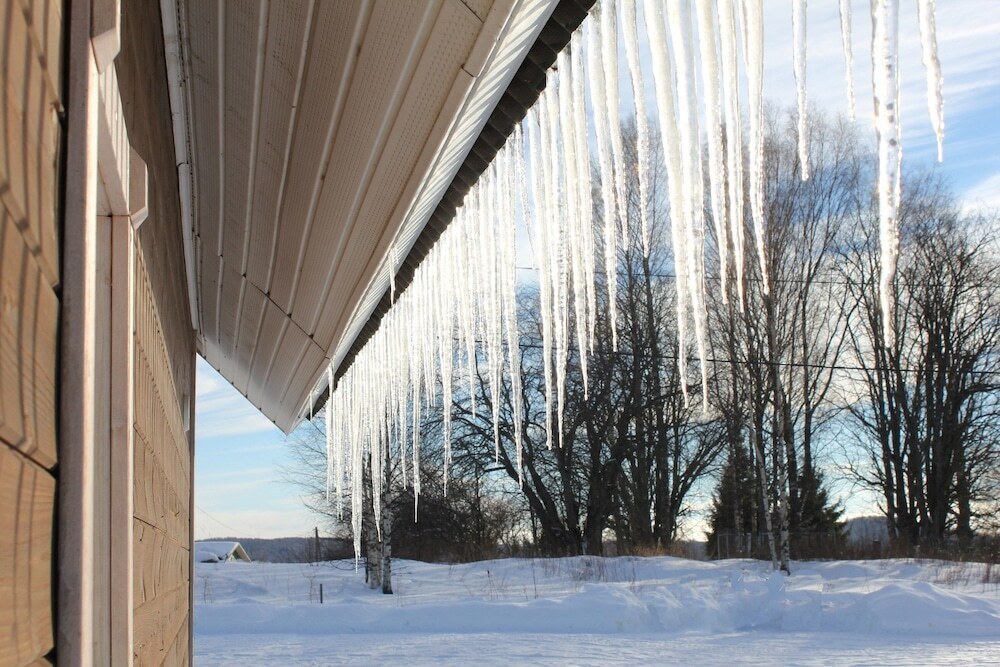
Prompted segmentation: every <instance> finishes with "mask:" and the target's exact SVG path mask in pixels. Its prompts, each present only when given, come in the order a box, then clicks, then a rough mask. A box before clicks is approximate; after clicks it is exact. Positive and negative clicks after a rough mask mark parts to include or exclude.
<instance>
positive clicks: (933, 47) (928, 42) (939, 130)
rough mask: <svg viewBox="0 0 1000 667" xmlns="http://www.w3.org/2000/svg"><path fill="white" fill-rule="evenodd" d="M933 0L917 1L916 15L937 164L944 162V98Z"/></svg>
mask: <svg viewBox="0 0 1000 667" xmlns="http://www.w3.org/2000/svg"><path fill="white" fill-rule="evenodd" d="M934 4H935V0H918V3H917V15H918V17H919V20H920V48H921V51H922V52H923V60H924V71H925V72H926V74H927V110H928V111H929V112H930V115H931V126H932V127H933V128H934V134H935V135H936V136H937V149H938V162H942V161H943V160H944V98H943V96H942V91H941V89H942V87H943V86H944V81H943V78H942V76H941V61H940V60H938V48H937V26H936V23H937V21H936V19H935V13H936V10H935V7H934Z"/></svg>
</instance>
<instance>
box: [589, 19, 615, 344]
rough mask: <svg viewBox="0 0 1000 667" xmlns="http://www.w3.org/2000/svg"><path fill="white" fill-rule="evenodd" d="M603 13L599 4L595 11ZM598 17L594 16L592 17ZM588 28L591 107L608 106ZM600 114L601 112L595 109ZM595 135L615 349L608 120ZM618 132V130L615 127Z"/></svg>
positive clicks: (596, 50) (597, 126)
mask: <svg viewBox="0 0 1000 667" xmlns="http://www.w3.org/2000/svg"><path fill="white" fill-rule="evenodd" d="M597 11H598V12H603V11H604V8H603V7H601V8H600V9H598V10H597ZM594 20H595V21H596V20H597V19H596V18H595V19H594ZM589 28H590V29H589V30H588V48H587V65H588V67H587V70H588V72H587V74H588V76H589V81H590V94H591V102H592V104H593V108H594V109H597V110H601V109H607V108H608V99H607V91H606V88H605V84H604V69H603V63H602V57H603V54H602V51H601V48H599V46H598V41H599V38H600V35H599V34H598V35H595V28H594V25H593V24H591V25H590V26H589ZM597 113H598V114H600V111H598V112H597ZM594 128H595V130H596V134H597V158H598V163H599V164H600V172H601V202H602V204H603V206H604V275H605V280H606V282H607V286H608V319H609V320H610V325H611V347H612V349H613V350H615V351H617V350H618V297H617V293H618V234H617V231H618V230H617V216H618V210H617V206H616V204H615V191H614V164H613V161H612V160H613V158H612V155H611V152H612V148H611V137H610V136H609V135H610V133H609V132H608V126H607V123H602V122H601V121H600V120H596V119H595V121H594ZM616 131H617V130H616Z"/></svg>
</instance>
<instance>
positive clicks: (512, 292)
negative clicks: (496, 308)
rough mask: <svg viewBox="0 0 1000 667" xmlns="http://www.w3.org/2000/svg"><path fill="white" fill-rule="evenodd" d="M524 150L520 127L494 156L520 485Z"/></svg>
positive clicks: (503, 291) (509, 372)
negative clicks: (519, 266)
mask: <svg viewBox="0 0 1000 667" xmlns="http://www.w3.org/2000/svg"><path fill="white" fill-rule="evenodd" d="M523 150H524V142H523V137H522V135H521V126H520V125H518V126H517V127H515V128H514V134H513V137H512V138H511V139H509V140H508V143H507V145H506V146H505V147H504V149H503V151H502V152H501V153H500V155H499V156H498V159H499V160H500V172H501V174H502V178H501V187H502V189H503V191H504V193H505V195H506V196H503V197H501V204H502V224H501V238H500V267H501V273H502V276H501V280H502V285H501V290H502V292H501V293H502V294H503V311H504V325H505V326H504V333H505V335H506V343H507V371H508V374H509V376H510V396H511V411H512V415H511V419H512V421H513V422H514V449H515V451H516V456H517V481H518V485H522V484H523V481H524V480H523V478H522V470H521V458H522V451H523V446H524V443H523V426H522V423H521V409H522V406H521V349H520V345H519V341H520V339H519V336H518V327H517V276H516V273H515V270H514V267H515V262H516V255H517V209H516V203H517V201H518V199H519V197H517V196H516V195H517V189H518V178H517V173H516V171H517V168H516V166H515V160H516V159H517V158H516V155H522V154H523Z"/></svg>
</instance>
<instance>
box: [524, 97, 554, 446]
mask: <svg viewBox="0 0 1000 667" xmlns="http://www.w3.org/2000/svg"><path fill="white" fill-rule="evenodd" d="M543 107H544V105H542V104H539V105H538V106H537V107H536V109H537V111H535V112H534V113H532V114H531V117H530V120H529V122H528V129H529V146H530V149H531V158H530V164H531V177H532V180H533V181H534V182H533V187H532V188H531V191H532V195H533V198H534V215H533V216H531V219H532V220H533V221H534V223H535V233H536V239H535V248H536V251H537V254H536V256H535V260H536V261H537V263H538V293H539V307H540V309H541V311H542V312H541V316H542V368H543V376H544V378H545V440H546V444H547V445H548V448H549V449H552V405H553V400H552V398H553V397H552V390H553V385H554V382H553V378H552V328H553V327H552V290H551V287H550V278H551V276H550V273H549V262H550V251H549V239H548V223H547V220H546V219H547V216H548V210H547V207H546V202H547V194H546V188H545V176H544V174H540V173H539V172H540V171H543V170H544V169H545V167H544V163H545V160H544V156H545V155H547V153H548V150H547V148H546V147H545V145H544V142H543V141H542V139H541V134H542V131H541V125H542V118H541V117H542V115H543V114H544V108H543ZM543 154H544V155H543Z"/></svg>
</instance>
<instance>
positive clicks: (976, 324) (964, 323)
mask: <svg viewBox="0 0 1000 667" xmlns="http://www.w3.org/2000/svg"><path fill="white" fill-rule="evenodd" d="M903 204H904V205H903V209H902V211H901V216H900V221H901V229H902V244H901V245H902V253H901V256H902V262H901V265H900V270H899V274H898V278H897V280H896V283H895V286H894V289H895V290H896V299H897V307H896V311H895V313H894V314H893V317H894V326H895V329H896V332H897V335H896V338H895V341H894V342H893V343H892V344H888V343H887V341H886V340H885V338H884V337H883V335H882V315H881V310H880V309H879V307H878V305H877V291H876V285H877V278H876V276H877V272H878V257H877V255H876V251H875V240H874V239H873V238H872V237H871V235H868V234H865V232H864V229H865V225H864V224H863V223H865V222H867V219H870V218H871V217H872V216H873V215H874V213H873V212H872V211H871V209H870V208H869V209H868V210H864V211H862V212H861V215H859V222H860V223H862V224H861V229H859V231H858V238H859V242H858V243H857V244H856V245H855V246H854V247H853V248H852V249H851V252H850V253H849V254H848V255H847V261H845V262H844V265H843V266H844V269H843V273H844V277H845V280H846V282H847V283H848V284H849V289H850V290H851V292H852V294H853V296H854V298H855V299H856V300H857V303H858V304H859V306H858V308H857V311H856V312H855V313H854V314H853V317H852V326H851V327H850V328H849V334H850V335H849V338H850V344H851V348H852V352H853V356H854V358H855V360H856V365H857V366H858V367H859V368H860V370H859V371H858V372H856V373H854V377H853V379H854V381H855V382H857V383H858V384H859V385H860V387H861V392H860V393H861V396H859V397H858V399H857V400H854V401H852V403H851V414H852V416H853V417H854V419H855V421H856V423H857V424H858V426H859V427H860V429H859V440H860V444H861V450H862V451H863V452H864V453H865V458H866V461H862V462H860V463H859V464H857V465H855V467H854V473H855V475H856V477H857V478H858V479H859V480H860V481H861V482H863V483H864V484H866V485H868V486H870V487H871V488H874V489H877V490H878V491H879V493H880V496H881V498H882V505H883V510H884V511H885V513H886V517H887V520H888V524H889V530H890V535H891V536H892V537H893V538H895V539H897V540H901V541H903V542H904V543H907V544H910V545H918V544H921V543H932V544H941V543H942V542H943V541H944V540H945V539H946V538H947V537H948V536H949V535H956V536H957V537H958V538H959V540H960V542H961V543H963V544H967V543H968V542H969V540H970V539H971V537H972V534H973V529H974V525H975V523H976V520H977V518H978V516H977V515H978V514H980V513H981V510H977V508H979V507H981V503H982V502H984V501H987V500H989V499H991V498H995V495H994V494H993V491H994V490H995V487H994V486H993V485H992V482H991V475H992V474H994V473H995V469H996V466H997V463H998V456H1000V440H998V438H997V425H998V417H1000V413H998V400H1000V299H998V294H997V291H996V285H997V284H998V282H1000V262H998V260H997V256H996V251H995V238H994V237H993V236H992V232H991V231H989V230H990V229H991V228H992V226H993V225H992V224H987V223H988V222H989V223H992V221H988V220H983V219H978V220H977V219H969V218H965V217H963V216H962V215H961V214H960V212H959V209H958V207H957V205H956V204H955V202H954V201H953V199H952V197H951V195H950V193H949V191H948V188H947V187H946V186H945V185H944V184H943V183H942V182H941V180H940V179H939V178H938V177H936V176H934V175H933V174H926V173H925V174H911V175H910V176H909V178H908V179H907V190H906V196H905V197H904V199H903Z"/></svg>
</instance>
